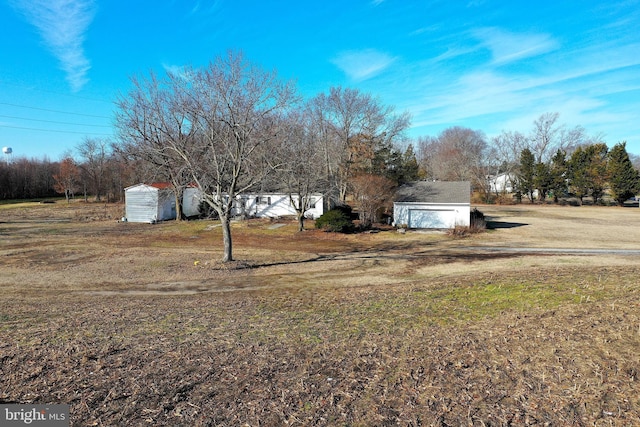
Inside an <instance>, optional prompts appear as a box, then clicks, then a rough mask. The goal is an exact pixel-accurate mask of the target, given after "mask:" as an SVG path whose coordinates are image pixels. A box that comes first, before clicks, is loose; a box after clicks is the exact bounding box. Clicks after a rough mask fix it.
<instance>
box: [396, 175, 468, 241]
mask: <svg viewBox="0 0 640 427" xmlns="http://www.w3.org/2000/svg"><path fill="white" fill-rule="evenodd" d="M470 218H471V185H470V183H469V182H428V181H418V182H413V183H410V184H405V185H403V186H402V187H400V188H399V189H398V192H397V196H396V201H395V202H394V203H393V221H394V224H395V225H396V226H402V225H406V226H407V227H408V228H433V229H442V228H454V227H455V226H466V227H468V226H469V224H470Z"/></svg>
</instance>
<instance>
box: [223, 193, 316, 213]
mask: <svg viewBox="0 0 640 427" xmlns="http://www.w3.org/2000/svg"><path fill="white" fill-rule="evenodd" d="M236 200H237V201H236V203H235V209H234V211H233V214H234V215H237V216H241V215H245V216H249V217H256V218H277V217H283V216H294V215H296V210H295V208H294V206H293V205H292V204H291V200H290V199H289V195H288V194H286V193H260V194H251V193H247V194H241V195H238V196H236ZM299 200H300V199H299V197H298V195H293V203H295V205H296V206H298V203H299ZM323 205H324V204H323V198H322V194H320V193H314V194H312V195H311V196H310V197H309V199H308V209H307V210H306V212H305V216H306V217H307V218H312V219H316V218H318V217H320V215H322V213H323Z"/></svg>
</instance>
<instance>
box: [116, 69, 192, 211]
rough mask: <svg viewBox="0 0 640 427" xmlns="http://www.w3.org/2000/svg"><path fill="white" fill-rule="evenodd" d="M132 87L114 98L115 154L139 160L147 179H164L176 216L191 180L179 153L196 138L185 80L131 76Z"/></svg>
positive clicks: (175, 77)
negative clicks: (118, 139)
mask: <svg viewBox="0 0 640 427" xmlns="http://www.w3.org/2000/svg"><path fill="white" fill-rule="evenodd" d="M131 81H132V86H133V88H132V89H131V90H130V91H129V94H128V96H126V97H121V98H120V100H119V101H118V106H119V110H118V112H117V113H116V122H117V125H118V127H119V129H120V137H121V142H122V144H121V145H119V146H117V150H118V152H119V154H122V155H124V156H125V157H127V158H131V159H136V160H142V161H143V162H144V163H145V164H146V165H147V166H149V167H148V168H147V170H146V176H147V177H148V179H149V180H163V181H164V180H168V181H169V182H170V183H171V185H172V191H173V192H174V196H175V201H176V219H177V220H180V218H181V216H182V212H181V204H180V201H181V199H182V194H183V192H184V189H185V187H186V186H187V185H189V183H190V181H191V175H190V173H189V170H188V167H187V164H186V163H185V162H184V161H183V158H182V156H181V153H184V152H187V150H188V149H189V146H190V145H193V144H194V143H195V140H196V128H195V127H194V126H192V125H191V122H190V112H189V110H188V109H187V108H186V106H187V102H186V100H185V97H186V96H187V95H186V91H187V90H188V86H189V84H188V82H187V81H185V80H184V79H183V78H182V77H180V76H177V75H172V74H169V75H168V76H167V78H166V79H162V80H161V79H159V78H158V77H157V76H156V75H155V74H154V73H151V75H150V76H149V78H142V79H141V78H132V79H131Z"/></svg>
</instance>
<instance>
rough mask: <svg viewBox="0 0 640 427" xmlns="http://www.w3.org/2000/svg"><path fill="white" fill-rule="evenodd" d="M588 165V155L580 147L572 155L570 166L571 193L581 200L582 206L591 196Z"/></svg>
mask: <svg viewBox="0 0 640 427" xmlns="http://www.w3.org/2000/svg"><path fill="white" fill-rule="evenodd" d="M588 163H589V161H588V153H587V152H586V150H585V149H584V148H582V147H578V148H577V149H576V151H574V152H573V154H572V155H571V158H570V159H569V164H568V175H569V184H570V187H571V191H572V192H573V194H575V195H576V196H577V197H578V198H580V204H582V202H583V199H584V198H585V197H586V196H587V195H588V194H589V178H588V174H587V169H588Z"/></svg>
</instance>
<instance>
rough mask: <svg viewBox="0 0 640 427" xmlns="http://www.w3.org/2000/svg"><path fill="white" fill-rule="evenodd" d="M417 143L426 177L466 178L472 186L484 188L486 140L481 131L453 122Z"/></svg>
mask: <svg viewBox="0 0 640 427" xmlns="http://www.w3.org/2000/svg"><path fill="white" fill-rule="evenodd" d="M418 144H419V153H420V157H421V162H422V166H423V168H424V169H425V170H426V172H427V177H428V178H430V179H435V180H440V181H470V182H472V184H473V186H474V187H475V188H480V189H485V187H486V172H487V171H486V167H485V166H486V154H487V142H486V140H485V136H484V134H483V133H482V132H481V131H476V130H472V129H469V128H464V127H460V126H455V127H451V128H447V129H445V130H444V131H442V132H441V133H440V135H438V137H437V138H422V139H420V140H419V142H418Z"/></svg>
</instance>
